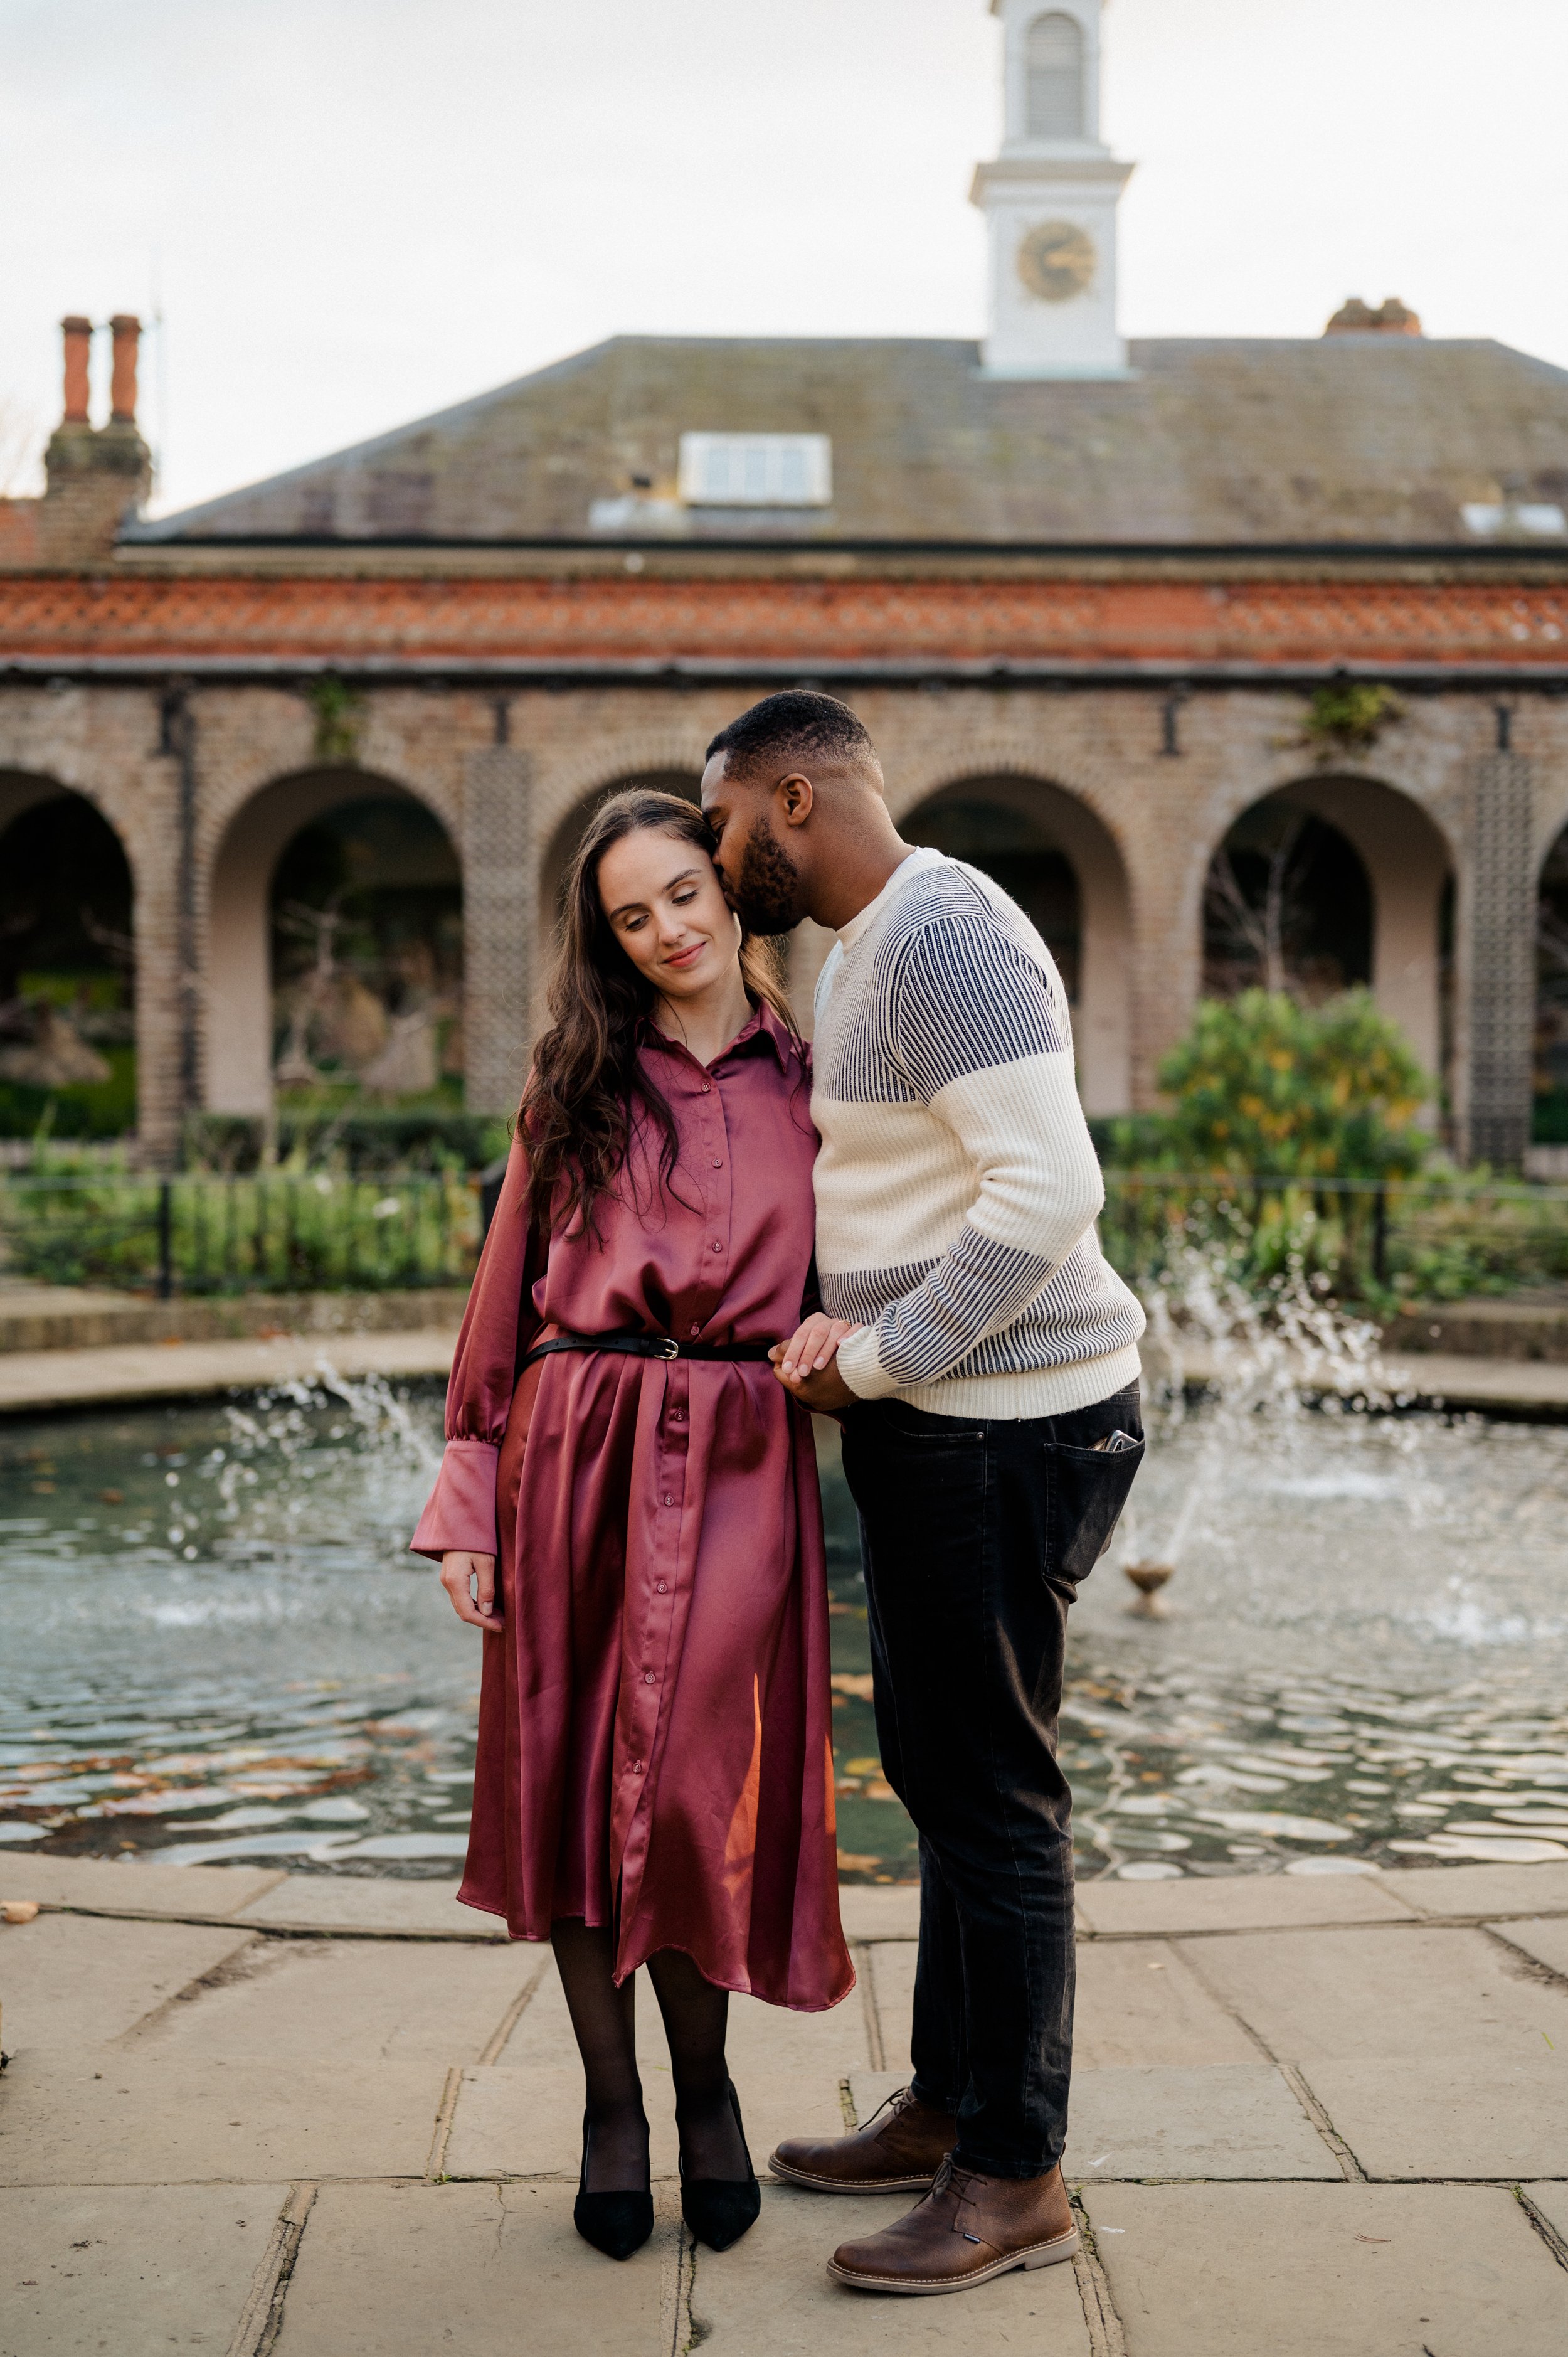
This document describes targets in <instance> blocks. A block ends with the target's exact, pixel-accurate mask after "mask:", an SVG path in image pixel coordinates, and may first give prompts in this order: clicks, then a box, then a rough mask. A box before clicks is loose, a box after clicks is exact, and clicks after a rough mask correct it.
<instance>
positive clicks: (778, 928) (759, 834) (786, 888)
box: [734, 818, 806, 933]
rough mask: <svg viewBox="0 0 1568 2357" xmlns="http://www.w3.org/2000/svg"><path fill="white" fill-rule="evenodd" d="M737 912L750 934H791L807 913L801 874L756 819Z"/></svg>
mask: <svg viewBox="0 0 1568 2357" xmlns="http://www.w3.org/2000/svg"><path fill="white" fill-rule="evenodd" d="M734 898H735V910H736V916H737V917H738V918H739V919H740V921H741V923H742V925H743V926H744V928H745V930H746V931H747V932H748V933H792V932H793V931H794V930H795V928H796V926H797V925H798V924H799V923H800V920H801V919H802V918H803V917H804V916H805V913H806V904H805V894H804V890H803V888H802V886H801V883H800V869H799V868H798V867H797V866H796V865H795V863H794V861H793V860H792V859H791V858H790V857H789V854H788V852H786V851H785V850H784V848H783V846H782V845H781V844H779V841H778V839H777V837H776V836H775V835H774V834H773V833H772V831H771V829H770V828H769V827H768V822H767V821H766V819H760V818H759V819H757V820H755V821H754V822H753V823H752V829H751V833H750V834H748V835H747V836H746V842H745V845H743V847H742V850H741V855H740V875H739V877H737V879H736V886H735V894H734Z"/></svg>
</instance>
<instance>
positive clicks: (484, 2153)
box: [446, 2063, 675, 2182]
mask: <svg viewBox="0 0 1568 2357" xmlns="http://www.w3.org/2000/svg"><path fill="white" fill-rule="evenodd" d="M644 2094H645V2097H646V2099H647V2103H648V2109H649V2126H650V2129H651V2131H652V2134H651V2136H650V2161H651V2165H652V2169H653V2174H654V2176H655V2177H673V2175H674V2174H675V2140H674V2114H673V2110H672V2108H671V2107H670V2106H669V2105H668V2104H660V2100H659V2096H658V2094H657V2092H656V2091H655V2090H654V2089H652V2088H650V2087H647V2086H646V2085H645V2087H644ZM582 2157H583V2079H582V2072H581V2070H580V2069H579V2068H576V2067H573V2068H567V2067H566V2066H565V2065H564V2064H562V2065H560V2066H558V2067H545V2068H540V2067H538V2066H536V2065H534V2064H530V2063H524V2064H522V2065H521V2066H514V2067H513V2068H511V2069H508V2070H497V2069H489V2070H484V2069H478V2070H469V2071H465V2072H464V2073H463V2081H462V2085H461V2086H460V2088H459V2089H458V2092H457V2108H456V2112H455V2113H454V2115H453V2119H452V2133H451V2136H449V2137H448V2138H447V2143H446V2175H447V2176H448V2177H458V2178H462V2177H569V2178H571V2179H573V2181H574V2182H575V2180H576V2176H577V2170H578V2168H579V2167H580V2165H581V2162H582Z"/></svg>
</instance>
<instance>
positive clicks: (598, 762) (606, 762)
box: [533, 726, 714, 845]
mask: <svg viewBox="0 0 1568 2357" xmlns="http://www.w3.org/2000/svg"><path fill="white" fill-rule="evenodd" d="M713 734H714V731H713V730H712V729H711V728H702V727H696V726H688V727H683V728H671V727H662V728H639V729H626V730H624V731H619V732H618V733H617V734H616V736H615V737H613V739H611V741H610V744H609V746H608V748H605V747H604V746H602V745H601V747H600V748H599V750H598V751H597V752H596V753H595V754H593V755H591V756H586V755H585V757H584V758H583V759H581V760H578V761H571V762H562V763H560V764H558V765H556V764H553V765H552V766H551V767H550V769H549V770H544V771H542V773H541V774H540V775H538V776H537V777H536V778H535V780H534V787H533V807H534V826H535V832H536V836H537V839H538V841H539V842H540V843H541V845H546V844H549V843H551V842H553V840H554V837H555V835H556V834H557V832H558V831H559V829H560V828H561V827H562V826H563V824H564V823H565V822H566V821H568V820H569V819H570V818H571V817H572V815H573V813H575V811H577V810H580V809H588V808H591V807H592V805H593V804H594V803H595V802H598V801H600V800H601V799H602V798H603V797H604V796H605V795H606V794H607V793H613V792H614V791H615V790H616V788H617V787H618V786H626V785H635V784H637V783H638V781H639V780H641V779H644V778H658V777H672V776H676V775H679V776H681V777H690V778H698V779H700V778H701V776H702V774H703V763H704V760H705V759H706V755H707V748H708V742H709V739H710V738H711V737H712V736H713Z"/></svg>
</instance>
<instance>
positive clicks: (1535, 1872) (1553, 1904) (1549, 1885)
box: [1368, 1825, 1568, 1916]
mask: <svg viewBox="0 0 1568 2357" xmlns="http://www.w3.org/2000/svg"><path fill="white" fill-rule="evenodd" d="M1524 1831H1525V1827H1524V1826H1522V1825H1521V1826H1520V1832H1521V1833H1523V1832H1524ZM1368 1879H1370V1877H1369V1878H1368ZM1380 1880H1381V1882H1382V1885H1383V1888H1384V1889H1386V1890H1389V1891H1391V1893H1392V1894H1393V1895H1394V1896H1395V1897H1396V1898H1398V1899H1401V1900H1403V1901H1404V1902H1405V1903H1406V1904H1407V1905H1408V1906H1411V1907H1413V1908H1414V1909H1415V1910H1416V1912H1417V1913H1418V1914H1421V1915H1477V1916H1481V1915H1534V1914H1537V1913H1541V1914H1552V1913H1557V1912H1562V1913H1564V1914H1568V1864H1564V1863H1563V1862H1561V1861H1554V1860H1552V1859H1551V1858H1542V1859H1541V1861H1540V1862H1539V1864H1537V1865H1535V1866H1437V1867H1400V1868H1399V1869H1398V1870H1397V1871H1396V1872H1393V1873H1390V1874H1385V1875H1383V1876H1381V1877H1380Z"/></svg>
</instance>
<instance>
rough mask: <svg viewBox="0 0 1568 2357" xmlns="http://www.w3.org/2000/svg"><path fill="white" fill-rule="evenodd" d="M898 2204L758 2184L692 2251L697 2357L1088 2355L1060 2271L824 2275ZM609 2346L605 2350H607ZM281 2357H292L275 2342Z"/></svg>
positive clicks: (1073, 2299) (1074, 2289) (1076, 2308)
mask: <svg viewBox="0 0 1568 2357" xmlns="http://www.w3.org/2000/svg"><path fill="white" fill-rule="evenodd" d="M908 2199H909V2197H908V2195H905V2194H900V2195H897V2196H893V2197H888V2196H885V2195H884V2196H877V2195H865V2196H857V2195H842V2196H839V2197H838V2198H836V2199H834V2200H833V2201H822V2199H821V2198H820V2197H813V2196H812V2195H811V2194H809V2193H798V2192H795V2191H793V2190H791V2189H790V2188H789V2187H788V2186H782V2185H777V2184H775V2185H769V2186H768V2188H767V2189H766V2190H765V2191H764V2194H763V2200H762V2215H761V2217H760V2218H758V2220H757V2223H756V2225H755V2226H754V2227H753V2228H752V2230H751V2232H750V2233H749V2234H747V2235H746V2236H745V2237H744V2239H743V2240H742V2241H740V2242H738V2243H736V2244H735V2246H734V2247H733V2249H731V2250H728V2251H724V2252H721V2253H714V2252H712V2251H704V2250H699V2251H698V2253H697V2256H696V2265H695V2268H694V2271H693V2284H692V2320H693V2325H694V2326H695V2327H696V2334H697V2337H700V2339H701V2341H702V2346H703V2357H817V2352H826V2351H828V2350H831V2351H832V2352H833V2357H920V2352H926V2351H929V2352H932V2357H936V2352H942V2357H950V2352H952V2351H954V2350H961V2351H962V2352H963V2357H993V2352H995V2357H1001V2352H1025V2351H1040V2352H1045V2351H1048V2352H1050V2357H1089V2352H1090V2339H1089V2331H1088V2328H1087V2327H1086V2325H1085V2323H1084V2319H1083V2307H1082V2303H1081V2302H1080V2300H1079V2294H1078V2286H1077V2282H1076V2280H1075V2277H1074V2274H1073V2270H1072V2268H1071V2267H1070V2266H1056V2267H1038V2268H1036V2269H1035V2270H1033V2271H1032V2272H1025V2271H1024V2270H1022V2269H1019V2270H1018V2271H1017V2272H1015V2274H1013V2275H1007V2276H998V2277H997V2278H996V2280H995V2282H993V2283H989V2284H984V2285H983V2286H982V2287H980V2289H979V2290H978V2291H972V2292H966V2293H964V2295H963V2296H962V2298H961V2299H960V2300H959V2301H958V2302H957V2303H956V2309H957V2312H956V2313H955V2302H954V2301H952V2300H950V2299H885V2298H876V2297H875V2296H874V2295H871V2294H868V2293H865V2292H855V2291H851V2290H849V2289H848V2287H846V2286H844V2285H842V2284H836V2283H834V2281H833V2280H832V2276H830V2275H829V2274H828V2273H827V2262H828V2260H829V2259H830V2258H831V2257H832V2254H833V2252H834V2250H835V2249H836V2248H837V2247H838V2245H839V2244H841V2243H846V2242H849V2241H851V2240H853V2239H854V2238H855V2237H857V2236H859V2235H862V2234H867V2233H875V2232H876V2230H877V2228H878V2227H881V2226H886V2225H888V2224H890V2223H891V2222H892V2221H893V2220H894V2219H895V2218H897V2217H898V2216H899V2215H900V2213H901V2212H902V2211H904V2210H905V2209H907V2208H908ZM606 2345H608V2344H606ZM280 2357H294V2352H292V2351H290V2350H288V2349H287V2347H286V2344H285V2349H284V2351H283V2352H280Z"/></svg>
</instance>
